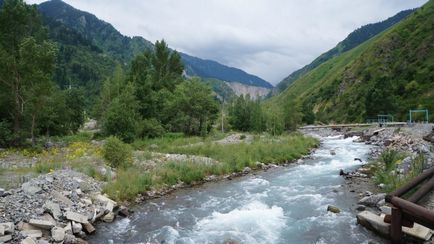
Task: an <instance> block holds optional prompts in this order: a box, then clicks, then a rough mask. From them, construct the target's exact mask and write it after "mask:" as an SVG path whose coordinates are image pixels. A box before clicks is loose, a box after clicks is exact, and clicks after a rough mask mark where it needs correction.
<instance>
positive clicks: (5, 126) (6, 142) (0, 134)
mask: <svg viewBox="0 0 434 244" xmlns="http://www.w3.org/2000/svg"><path fill="white" fill-rule="evenodd" d="M13 139H14V136H13V134H12V131H11V130H10V124H9V123H8V122H7V121H6V120H2V121H0V147H8V146H10V144H11V143H12V141H13Z"/></svg>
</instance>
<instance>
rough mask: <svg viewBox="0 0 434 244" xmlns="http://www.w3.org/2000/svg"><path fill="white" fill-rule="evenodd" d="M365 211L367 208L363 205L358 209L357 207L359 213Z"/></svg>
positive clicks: (358, 206)
mask: <svg viewBox="0 0 434 244" xmlns="http://www.w3.org/2000/svg"><path fill="white" fill-rule="evenodd" d="M365 209H366V207H365V206H363V205H357V207H356V210H357V211H364V210H365Z"/></svg>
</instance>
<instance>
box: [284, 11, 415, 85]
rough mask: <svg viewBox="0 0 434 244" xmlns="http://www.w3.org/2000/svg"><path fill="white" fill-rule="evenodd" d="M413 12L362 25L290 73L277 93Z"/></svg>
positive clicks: (401, 13) (403, 12)
mask: <svg viewBox="0 0 434 244" xmlns="http://www.w3.org/2000/svg"><path fill="white" fill-rule="evenodd" d="M413 11H414V10H405V11H401V12H399V13H397V14H396V15H394V16H392V17H390V18H388V19H386V20H384V21H381V22H377V23H374V24H368V25H364V26H362V27H360V28H358V29H357V30H355V31H353V32H351V33H350V34H349V35H348V36H347V37H346V38H345V39H344V40H343V41H341V42H339V43H338V44H337V45H336V47H334V48H332V49H330V50H329V51H327V52H325V53H323V54H321V55H320V56H319V57H317V58H316V59H315V60H314V61H312V62H311V63H310V64H308V65H306V66H304V67H303V68H301V69H299V70H296V71H294V72H292V73H291V74H290V75H289V76H288V77H286V78H285V79H283V80H282V81H281V82H280V83H279V84H278V85H277V86H276V88H277V90H278V91H283V90H285V89H286V88H287V87H288V86H289V85H290V84H291V83H292V82H294V81H295V80H297V79H298V78H299V77H301V76H302V75H304V74H306V73H307V72H309V71H311V70H313V69H314V68H316V67H318V66H319V65H321V64H322V63H324V62H326V61H327V60H330V59H331V58H333V57H335V56H337V55H339V54H341V53H343V52H346V51H348V50H351V49H353V48H354V47H356V46H358V45H360V44H362V43H363V42H365V41H367V40H369V39H370V38H372V37H373V36H375V35H377V34H378V33H380V32H382V31H384V30H386V29H387V28H389V27H391V26H392V25H394V24H396V23H398V22H399V21H401V20H402V19H404V18H405V17H407V16H408V15H409V14H411V13H412V12H413Z"/></svg>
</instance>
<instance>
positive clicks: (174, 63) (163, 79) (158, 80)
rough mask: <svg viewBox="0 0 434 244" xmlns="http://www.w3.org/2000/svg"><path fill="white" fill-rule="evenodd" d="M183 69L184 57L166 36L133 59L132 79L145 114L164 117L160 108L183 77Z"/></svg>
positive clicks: (158, 117)
mask: <svg viewBox="0 0 434 244" xmlns="http://www.w3.org/2000/svg"><path fill="white" fill-rule="evenodd" d="M183 69H184V67H183V64H182V61H181V57H180V56H179V54H178V53H177V52H176V51H172V50H170V49H169V47H168V46H167V44H166V42H165V41H164V40H162V41H157V42H156V43H155V48H154V50H146V51H145V52H144V53H143V54H142V55H138V56H137V57H136V58H135V59H134V60H133V61H132V63H131V72H130V76H129V80H130V81H131V82H133V83H134V84H135V86H136V96H137V99H138V100H139V102H140V113H141V115H142V116H143V117H144V118H156V119H157V120H160V121H161V120H162V119H163V118H162V117H161V115H162V114H161V110H162V109H164V103H165V100H166V99H167V96H168V95H170V94H169V93H173V91H174V89H175V87H176V85H178V84H179V83H181V82H182V81H183V78H182V72H183Z"/></svg>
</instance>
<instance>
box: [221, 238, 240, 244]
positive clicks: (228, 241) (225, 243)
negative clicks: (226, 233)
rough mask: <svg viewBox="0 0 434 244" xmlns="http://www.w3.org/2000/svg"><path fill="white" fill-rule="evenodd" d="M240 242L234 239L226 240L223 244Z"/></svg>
mask: <svg viewBox="0 0 434 244" xmlns="http://www.w3.org/2000/svg"><path fill="white" fill-rule="evenodd" d="M237 243H238V242H237V241H235V240H232V239H226V240H224V241H223V244H237Z"/></svg>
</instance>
